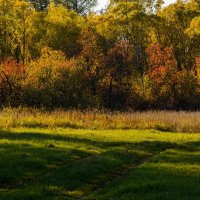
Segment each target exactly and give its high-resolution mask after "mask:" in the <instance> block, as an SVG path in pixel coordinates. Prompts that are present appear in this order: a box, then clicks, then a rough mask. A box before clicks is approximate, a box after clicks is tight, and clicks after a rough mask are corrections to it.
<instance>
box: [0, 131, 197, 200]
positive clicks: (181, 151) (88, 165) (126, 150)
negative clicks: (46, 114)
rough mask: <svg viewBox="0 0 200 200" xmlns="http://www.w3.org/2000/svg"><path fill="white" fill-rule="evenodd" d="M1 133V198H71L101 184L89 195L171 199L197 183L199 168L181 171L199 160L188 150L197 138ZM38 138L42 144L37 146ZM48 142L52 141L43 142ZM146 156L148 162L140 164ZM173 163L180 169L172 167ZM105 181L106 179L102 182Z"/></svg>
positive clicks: (190, 192) (96, 197)
mask: <svg viewBox="0 0 200 200" xmlns="http://www.w3.org/2000/svg"><path fill="white" fill-rule="evenodd" d="M0 139H6V140H8V141H7V142H5V143H3V144H0V157H1V162H0V188H1V189H6V188H8V192H3V193H2V194H1V191H0V199H3V200H5V199H15V200H17V199H20V200H21V199H23V200H25V199H70V198H72V199H73V198H79V197H83V196H85V195H87V194H89V193H93V192H94V191H96V190H97V189H100V187H101V188H102V191H100V192H97V193H96V192H94V194H93V195H91V198H94V199H128V200H129V199H160V198H161V197H162V196H163V195H165V198H164V199H170V198H171V197H172V195H176V194H178V195H179V196H180V197H181V198H182V197H184V195H180V194H181V192H183V193H184V194H185V193H187V194H188V195H186V194H185V196H186V197H188V198H189V197H190V196H192V195H196V194H197V189H199V185H198V184H199V182H198V181H197V179H196V178H195V177H196V175H197V174H198V172H196V171H194V173H191V174H188V176H185V171H187V169H188V170H191V171H192V169H191V168H190V167H191V166H193V165H195V164H196V163H198V162H199V159H198V158H199V157H198V155H195V154H194V155H193V154H192V152H194V151H195V150H196V149H197V148H198V146H199V142H188V143H185V144H183V145H178V144H176V143H170V142H163V141H144V142H133V143H126V142H112V141H111V142H109V141H95V140H94V139H85V138H78V136H77V137H74V136H70V135H69V136H62V135H48V134H46V133H27V132H24V133H23V132H22V133H12V132H7V131H1V132H0ZM29 141H31V143H29ZM38 141H39V142H40V143H43V144H44V147H41V146H40V147H38V146H37V142H38ZM18 142H19V143H18ZM54 142H64V143H66V144H67V145H69V147H68V148H59V147H56V145H55V146H54ZM50 143H51V144H52V146H48V144H50ZM34 144H35V145H34ZM70 144H71V146H70ZM73 144H76V145H75V146H76V147H75V146H73ZM77 146H80V149H79V148H77ZM88 146H90V148H91V147H92V148H93V150H95V149H97V148H98V150H99V148H100V149H101V152H99V153H96V154H94V153H91V154H90V153H88V149H87V147H88ZM83 147H84V148H85V149H83ZM165 150H167V151H166V152H165ZM161 152H162V153H161ZM188 155H189V156H190V158H189V157H188ZM152 156H153V157H152ZM150 157H151V159H149V160H147V159H148V158H150ZM145 161H146V163H147V164H144V166H143V165H141V164H142V163H144V162H145ZM170 163H171V165H170ZM177 163H178V164H180V166H183V168H184V170H182V171H181V170H180V169H181V167H180V169H176V168H175V166H176V165H177ZM148 164H149V165H148ZM162 164H165V165H162ZM190 165H191V166H190ZM131 166H134V168H135V167H136V169H132V167H131ZM171 166H172V167H171ZM173 166H174V170H173ZM187 166H189V168H187ZM129 168H130V173H128V176H127V175H126V176H125V174H124V176H125V178H124V179H121V178H120V180H118V182H117V184H116V183H115V182H114V183H112V182H113V180H115V179H116V178H119V176H120V177H123V171H125V170H127V169H129ZM119 171H120V173H121V172H122V174H121V175H120V174H119V173H118V172H119ZM193 174H194V175H195V176H193ZM183 181H186V183H187V184H188V183H190V184H191V185H193V182H194V184H195V185H193V187H194V189H195V190H194V191H191V190H190V189H191V187H192V186H189V187H188V189H187V188H186V183H185V184H184V183H183ZM107 182H111V183H110V184H108V185H107ZM105 184H106V186H104V185H105ZM172 186H173V187H174V188H175V189H174V190H173V189H172ZM12 188H13V190H12ZM1 189H0V190H1ZM179 196H178V197H179ZM147 197H148V198H147ZM88 198H90V197H88ZM188 198H187V199H188Z"/></svg>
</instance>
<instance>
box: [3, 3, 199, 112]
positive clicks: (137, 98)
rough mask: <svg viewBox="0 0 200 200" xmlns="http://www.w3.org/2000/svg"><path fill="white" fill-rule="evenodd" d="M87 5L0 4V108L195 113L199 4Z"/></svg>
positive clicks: (197, 100) (197, 77)
mask: <svg viewBox="0 0 200 200" xmlns="http://www.w3.org/2000/svg"><path fill="white" fill-rule="evenodd" d="M52 2H53V3H52ZM95 4H96V0H92V1H88V0H80V1H78V0H69V1H62V0H60V1H59V0H57V1H51V3H50V1H48V0H46V1H41V0H35V1H34V0H30V1H20V0H0V61H1V64H0V105H1V106H12V107H18V106H26V107H46V108H58V107H63V108H80V109H84V108H101V109H102V108H109V109H113V110H116V109H123V110H126V109H133V110H144V109H200V3H199V1H198V0H188V1H185V0H184V1H181V0H179V1H178V2H177V3H175V4H172V5H169V6H168V7H164V8H162V1H160V0H148V1H144V0H132V1H131V0H127V1H121V0H112V1H110V5H109V6H108V8H107V9H106V10H105V11H102V12H101V13H94V12H92V8H93V7H94V5H95Z"/></svg>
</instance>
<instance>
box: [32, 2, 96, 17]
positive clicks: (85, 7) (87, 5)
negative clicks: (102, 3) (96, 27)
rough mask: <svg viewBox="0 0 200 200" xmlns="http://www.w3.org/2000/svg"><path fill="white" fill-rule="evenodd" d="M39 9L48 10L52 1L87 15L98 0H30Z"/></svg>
mask: <svg viewBox="0 0 200 200" xmlns="http://www.w3.org/2000/svg"><path fill="white" fill-rule="evenodd" d="M29 1H30V2H31V3H32V4H33V5H34V7H35V8H36V9H37V10H41V11H43V10H46V9H47V8H48V6H49V4H50V3H55V4H57V5H58V4H62V5H63V6H65V7H66V8H67V9H71V10H74V11H76V12H77V13H78V14H82V15H86V14H88V13H89V12H90V11H91V9H92V8H93V7H94V6H95V5H96V4H97V0H52V1H51V0H29Z"/></svg>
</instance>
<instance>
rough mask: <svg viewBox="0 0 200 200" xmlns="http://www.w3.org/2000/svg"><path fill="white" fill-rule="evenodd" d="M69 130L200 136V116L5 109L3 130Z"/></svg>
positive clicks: (1, 114)
mask: <svg viewBox="0 0 200 200" xmlns="http://www.w3.org/2000/svg"><path fill="white" fill-rule="evenodd" d="M13 127H49V128H56V127H63V128H66V127H69V128H84V129H156V130H162V131H173V132H199V133H200V112H183V111H181V112H174V111H148V112H124V113H121V112H115V113H111V112H106V111H79V110H69V111H62V110H56V111H52V112H47V111H41V110H38V109H25V108H18V109H9V108H7V109H4V110H2V111H1V112H0V128H2V129H5V128H13Z"/></svg>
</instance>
